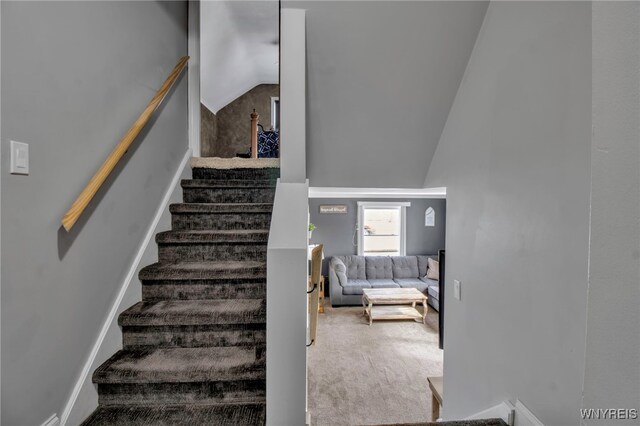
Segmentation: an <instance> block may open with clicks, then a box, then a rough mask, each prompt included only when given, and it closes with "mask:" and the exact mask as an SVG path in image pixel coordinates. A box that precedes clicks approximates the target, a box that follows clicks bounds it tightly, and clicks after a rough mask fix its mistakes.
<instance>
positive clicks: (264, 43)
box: [200, 0, 279, 113]
mask: <svg viewBox="0 0 640 426" xmlns="http://www.w3.org/2000/svg"><path fill="white" fill-rule="evenodd" d="M278 46H279V41H278V2H277V1H271V0H260V1H243V0H228V1H203V2H201V5H200V61H201V63H200V72H201V75H200V100H201V102H202V103H203V104H204V105H206V107H207V108H209V109H210V110H211V111H213V112H214V113H215V112H217V111H218V110H219V109H220V108H222V107H224V106H225V105H227V104H228V103H229V102H231V101H233V100H234V99H236V98H237V97H238V96H240V95H242V94H243V93H245V92H247V91H248V90H250V89H252V88H253V87H255V86H257V85H258V84H263V83H270V84H275V83H277V82H278Z"/></svg>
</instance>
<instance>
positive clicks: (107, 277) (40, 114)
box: [0, 1, 187, 425]
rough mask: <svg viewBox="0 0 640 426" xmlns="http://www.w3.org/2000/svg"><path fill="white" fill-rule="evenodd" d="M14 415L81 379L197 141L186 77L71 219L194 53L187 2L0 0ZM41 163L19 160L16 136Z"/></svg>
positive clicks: (9, 385) (26, 416)
mask: <svg viewBox="0 0 640 426" xmlns="http://www.w3.org/2000/svg"><path fill="white" fill-rule="evenodd" d="M0 7H1V8H2V13H1V14H2V25H1V28H2V30H1V31H2V123H3V126H2V135H1V138H2V161H3V163H2V172H3V176H2V248H3V250H2V294H1V298H2V391H3V392H2V408H3V410H2V424H6V425H37V424H41V423H42V422H43V421H44V420H46V418H47V417H49V416H50V415H51V414H53V413H55V412H57V413H58V414H60V410H61V408H62V406H63V404H64V403H65V401H66V399H67V398H68V396H69V393H70V392H71V388H72V386H73V384H74V382H75V380H76V378H77V377H78V375H79V372H80V369H81V368H82V366H83V364H84V362H85V360H86V358H87V356H88V351H89V349H90V348H91V346H92V345H93V343H94V341H95V339H96V337H97V335H98V332H99V330H100V327H101V325H102V323H103V321H104V319H105V317H106V314H107V310H108V307H109V306H110V305H111V304H112V302H113V300H114V297H115V295H116V292H117V290H118V288H119V287H120V285H121V284H122V282H123V280H124V278H125V274H126V272H127V269H128V267H129V265H130V264H131V262H132V261H133V257H134V255H135V252H136V250H137V249H138V247H139V245H140V243H141V241H142V239H143V237H144V233H145V232H146V230H147V228H148V226H149V224H150V222H151V219H152V218H153V215H154V213H155V211H156V209H157V207H158V205H159V203H160V201H161V199H162V197H163V195H164V192H165V190H166V189H167V187H168V185H169V183H170V181H171V178H172V177H173V175H174V173H175V171H176V169H177V167H178V165H179V163H180V160H181V159H182V158H183V155H184V153H185V151H186V149H187V79H186V75H183V77H182V78H181V79H180V80H179V81H178V83H177V86H176V87H175V89H174V90H173V91H172V92H171V93H170V94H169V95H168V97H167V98H166V99H165V104H164V106H163V107H162V108H161V110H160V111H158V112H157V113H156V118H155V119H154V120H152V122H151V123H150V124H151V126H149V127H148V130H146V131H144V132H143V134H142V135H141V137H140V138H139V139H138V141H137V142H136V143H135V144H134V146H133V147H132V148H131V149H130V150H129V152H128V153H127V155H126V156H125V158H124V159H123V161H122V163H121V165H120V166H118V167H117V168H116V170H115V171H114V173H113V175H112V176H111V177H110V178H109V179H108V181H107V183H106V185H105V186H104V187H103V189H102V190H101V191H100V192H99V193H98V195H97V196H96V198H95V199H94V200H93V202H92V203H91V206H90V207H89V209H88V210H87V211H86V212H85V214H84V215H83V217H82V218H81V219H80V221H79V222H78V223H77V224H76V225H75V227H74V228H73V229H72V230H71V232H69V233H67V232H65V231H64V230H62V229H61V228H60V218H61V217H62V215H63V214H64V212H65V210H66V209H67V208H68V207H69V206H70V204H71V203H72V201H73V200H74V198H75V197H76V196H77V195H78V193H79V192H80V191H81V189H82V187H83V186H84V185H85V184H86V182H87V181H88V179H89V178H90V177H91V176H92V174H93V173H94V172H95V170H96V169H97V168H98V167H99V166H100V164H101V163H102V161H103V160H104V159H105V157H106V156H107V155H108V153H109V152H110V151H111V149H112V148H113V147H114V146H115V144H116V143H117V141H118V140H119V138H120V137H121V136H122V135H123V134H124V133H125V132H126V130H127V129H128V128H129V126H130V125H131V124H132V122H133V120H134V119H135V118H136V117H137V116H138V114H140V112H141V111H142V109H143V108H144V107H145V105H146V104H147V102H148V101H149V100H150V99H151V97H152V96H153V95H154V93H155V91H156V90H157V88H158V87H159V86H160V85H161V83H162V82H163V81H164V79H165V78H166V77H167V75H168V73H169V72H170V71H171V69H172V68H173V66H174V65H175V63H176V62H177V60H178V59H179V58H180V57H181V56H183V55H185V54H186V53H187V4H186V3H185V2H146V1H140V2H68V3H67V2H4V1H3V2H1V6H0ZM10 139H13V140H18V141H22V142H27V143H29V144H30V156H31V164H30V166H31V174H30V175H29V176H12V175H9V174H8V165H9V162H8V159H9V156H8V154H9V152H8V146H9V140H10Z"/></svg>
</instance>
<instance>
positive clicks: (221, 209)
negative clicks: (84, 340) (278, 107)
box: [83, 168, 279, 426]
mask: <svg viewBox="0 0 640 426" xmlns="http://www.w3.org/2000/svg"><path fill="white" fill-rule="evenodd" d="M278 176H279V169H277V168H263V169H225V170H221V169H206V168H202V169H200V168H195V169H193V179H189V180H184V181H182V188H183V200H184V203H182V204H174V205H171V206H170V212H171V217H172V219H171V223H172V229H171V231H166V232H161V233H159V234H158V235H156V242H157V244H158V263H155V264H153V265H149V266H147V267H145V268H144V269H142V270H141V271H140V274H139V278H140V281H141V282H142V301H141V302H139V303H137V304H135V305H134V306H132V307H130V308H129V309H127V310H126V311H124V312H123V313H122V314H121V315H120V316H119V318H118V323H119V325H120V327H121V328H122V334H123V349H122V350H120V351H118V352H117V353H115V354H114V355H113V356H112V357H111V358H109V359H108V360H107V361H106V362H105V363H104V364H102V365H101V366H100V367H99V368H98V369H97V370H96V371H95V372H94V374H93V382H94V383H95V384H97V386H98V395H99V406H98V408H97V409H96V410H95V411H94V412H93V413H92V414H91V415H90V416H89V417H88V418H87V419H86V420H85V421H84V423H83V425H85V426H89V425H90V426H97V425H105V426H106V425H140V426H143V425H144V426H151V425H154V426H155V425H158V426H163V425H167V426H168V425H220V426H224V425H234V426H235V425H238V426H242V425H247V426H248V425H263V424H264V423H265V410H266V408H265V392H266V384H265V383H266V382H265V380H266V370H265V348H266V254H267V241H268V238H269V225H270V222H271V210H272V207H273V205H272V203H273V197H274V194H275V182H276V179H277V178H278Z"/></svg>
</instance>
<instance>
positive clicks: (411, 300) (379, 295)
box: [362, 288, 428, 325]
mask: <svg viewBox="0 0 640 426" xmlns="http://www.w3.org/2000/svg"><path fill="white" fill-rule="evenodd" d="M418 303H421V304H422V313H420V311H418V310H417V309H416V304H418ZM375 305H382V306H375ZM404 305H411V306H404ZM362 306H363V307H364V315H367V316H368V317H369V325H371V324H372V323H373V320H374V319H376V320H378V319H381V320H385V319H386V320H397V319H412V320H422V323H423V324H425V323H426V320H427V311H428V307H427V296H425V295H424V294H423V293H422V292H421V291H420V290H418V289H415V288H365V289H362Z"/></svg>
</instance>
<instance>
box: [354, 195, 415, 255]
mask: <svg viewBox="0 0 640 426" xmlns="http://www.w3.org/2000/svg"><path fill="white" fill-rule="evenodd" d="M410 206H411V203H410V202H408V201H403V202H382V201H358V224H357V229H358V256H364V232H363V231H364V230H363V228H364V227H363V226H362V220H363V218H364V209H365V208H367V209H389V208H400V256H406V253H407V207H410Z"/></svg>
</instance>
